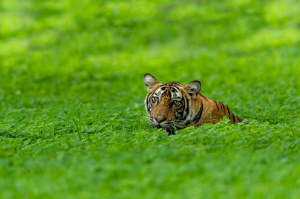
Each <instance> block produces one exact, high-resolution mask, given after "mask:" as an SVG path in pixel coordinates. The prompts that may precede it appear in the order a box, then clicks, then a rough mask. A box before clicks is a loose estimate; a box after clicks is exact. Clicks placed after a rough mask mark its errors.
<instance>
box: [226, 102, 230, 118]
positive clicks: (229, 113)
mask: <svg viewBox="0 0 300 199" xmlns="http://www.w3.org/2000/svg"><path fill="white" fill-rule="evenodd" d="M226 106H227V105H226ZM227 111H228V115H229V119H230V110H229V108H228V106H227ZM230 120H231V119H230Z"/></svg>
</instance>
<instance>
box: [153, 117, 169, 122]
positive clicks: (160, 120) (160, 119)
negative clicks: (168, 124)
mask: <svg viewBox="0 0 300 199" xmlns="http://www.w3.org/2000/svg"><path fill="white" fill-rule="evenodd" d="M166 119H167V118H165V117H162V116H157V117H155V120H156V121H157V122H158V123H161V122H163V121H165V120H166Z"/></svg>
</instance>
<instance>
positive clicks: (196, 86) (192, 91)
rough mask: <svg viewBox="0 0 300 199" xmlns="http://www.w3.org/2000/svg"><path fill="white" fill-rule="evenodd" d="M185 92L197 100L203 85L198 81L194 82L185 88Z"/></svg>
mask: <svg viewBox="0 0 300 199" xmlns="http://www.w3.org/2000/svg"><path fill="white" fill-rule="evenodd" d="M185 90H186V91H187V93H188V94H189V95H190V96H191V97H192V98H196V97H197V93H199V92H200V90H201V83H200V82H199V81H198V80H194V81H192V82H190V83H188V84H187V85H186V86H185Z"/></svg>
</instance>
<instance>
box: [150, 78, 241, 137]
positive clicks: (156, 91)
mask: <svg viewBox="0 0 300 199" xmlns="http://www.w3.org/2000/svg"><path fill="white" fill-rule="evenodd" d="M144 82H145V84H146V86H147V87H148V89H147V90H148V95H147V96H146V99H145V108H146V111H147V114H148V115H149V116H150V122H151V124H152V126H153V127H154V128H163V129H165V130H166V131H167V132H169V133H173V132H174V131H175V130H179V129H183V128H185V127H187V126H195V127H199V126H200V125H201V124H205V123H213V124H215V123H218V122H219V121H220V120H221V119H223V117H224V116H226V117H227V118H229V119H230V122H231V123H236V122H242V121H243V119H242V118H240V117H237V116H235V115H234V114H233V113H232V112H231V111H230V109H229V108H228V106H227V105H226V104H223V103H221V102H219V101H216V100H214V99H211V98H208V97H206V96H204V95H202V94H201V93H200V90H201V83H200V82H199V81H192V82H190V83H189V84H187V85H184V84H181V83H179V82H166V83H159V82H158V81H157V80H156V79H155V78H154V77H153V76H152V75H150V74H146V75H145V76H144Z"/></svg>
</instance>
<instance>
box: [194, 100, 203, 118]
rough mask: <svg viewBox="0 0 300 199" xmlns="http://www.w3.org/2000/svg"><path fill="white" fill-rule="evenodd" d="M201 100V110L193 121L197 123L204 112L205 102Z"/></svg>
mask: <svg viewBox="0 0 300 199" xmlns="http://www.w3.org/2000/svg"><path fill="white" fill-rule="evenodd" d="M200 102H201V108H200V110H199V112H198V113H197V115H196V117H195V118H194V119H193V122H195V124H197V123H198V122H199V120H200V119H201V116H202V112H203V102H202V100H200Z"/></svg>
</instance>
